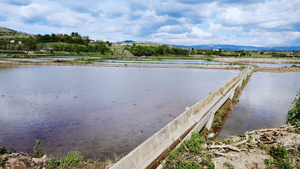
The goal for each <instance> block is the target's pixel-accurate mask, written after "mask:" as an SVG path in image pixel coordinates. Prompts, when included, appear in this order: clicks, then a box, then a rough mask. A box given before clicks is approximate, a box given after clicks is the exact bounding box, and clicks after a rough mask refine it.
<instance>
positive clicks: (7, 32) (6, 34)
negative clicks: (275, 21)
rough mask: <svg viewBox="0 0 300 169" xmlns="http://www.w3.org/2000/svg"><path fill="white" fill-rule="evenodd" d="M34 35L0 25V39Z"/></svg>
mask: <svg viewBox="0 0 300 169" xmlns="http://www.w3.org/2000/svg"><path fill="white" fill-rule="evenodd" d="M30 36H34V35H32V34H28V33H23V32H18V31H15V30H12V29H8V28H5V27H0V39H11V38H28V37H30Z"/></svg>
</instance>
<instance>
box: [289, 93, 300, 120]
mask: <svg viewBox="0 0 300 169" xmlns="http://www.w3.org/2000/svg"><path fill="white" fill-rule="evenodd" d="M297 122H300V89H299V91H298V93H297V94H296V97H295V98H294V100H293V101H292V107H291V108H290V109H289V111H288V114H287V120H286V123H287V124H295V123H297Z"/></svg>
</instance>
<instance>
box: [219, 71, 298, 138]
mask: <svg viewBox="0 0 300 169" xmlns="http://www.w3.org/2000/svg"><path fill="white" fill-rule="evenodd" d="M299 89H300V72H296V73H266V72H255V73H253V74H252V77H251V78H250V80H249V82H248V84H247V85H246V87H245V89H244V91H243V92H242V95H241V96H240V98H239V103H237V104H236V105H235V107H234V110H233V113H231V115H230V116H229V118H228V120H227V121H226V123H225V125H224V127H223V129H222V131H221V133H220V135H219V138H227V137H228V136H233V135H240V134H242V133H244V132H246V131H250V130H257V129H261V128H276V127H279V126H282V125H284V124H285V121H286V115H287V113H288V110H289V108H290V107H291V103H290V102H291V101H293V100H294V97H295V96H296V93H297V91H298V90H299Z"/></svg>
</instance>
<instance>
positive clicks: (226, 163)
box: [223, 162, 234, 169]
mask: <svg viewBox="0 0 300 169" xmlns="http://www.w3.org/2000/svg"><path fill="white" fill-rule="evenodd" d="M223 166H225V167H228V169H233V168H234V167H233V165H232V164H230V163H229V162H225V163H224V164H223Z"/></svg>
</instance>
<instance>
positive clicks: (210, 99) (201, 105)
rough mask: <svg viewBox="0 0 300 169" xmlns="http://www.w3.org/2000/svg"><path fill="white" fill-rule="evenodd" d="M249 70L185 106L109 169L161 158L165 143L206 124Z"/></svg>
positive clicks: (134, 168)
mask: <svg viewBox="0 0 300 169" xmlns="http://www.w3.org/2000/svg"><path fill="white" fill-rule="evenodd" d="M252 70H253V69H252V68H246V69H244V70H243V71H242V72H241V73H240V74H238V75H237V76H235V77H234V78H233V79H232V80H230V81H229V82H228V83H226V84H225V85H224V86H222V87H220V88H219V89H217V90H216V91H214V92H213V93H211V94H210V95H209V96H207V97H206V98H204V99H203V100H201V101H199V102H198V103H196V104H195V105H194V106H192V107H190V108H188V107H187V108H186V110H185V112H183V113H182V114H181V115H179V116H178V117H177V118H175V119H174V120H173V121H171V122H170V123H169V124H167V125H166V126H165V127H164V128H162V129H161V130H159V131H158V132H157V133H155V134H154V135H153V136H151V137H150V138H149V139H147V140H146V141H145V142H143V143H142V144H141V145H139V146H138V147H137V148H135V149H134V150H133V151H131V152H130V153H129V154H127V155H126V156H125V157H124V158H122V159H121V160H120V161H119V162H118V163H116V164H115V165H114V166H113V167H112V169H121V168H122V169H141V168H152V167H153V166H155V165H156V164H155V163H156V161H157V160H162V159H163V154H164V153H165V152H166V151H167V149H168V147H175V146H177V145H178V144H180V143H181V142H182V141H183V140H185V139H187V138H190V136H191V133H192V132H193V131H197V132H198V131H200V130H201V129H202V128H203V127H205V126H206V127H207V128H210V127H211V125H212V122H213V119H214V115H215V113H216V112H217V111H218V109H219V108H220V107H221V106H222V105H223V104H224V103H225V102H226V101H227V99H228V98H231V99H232V98H233V95H234V92H235V89H236V88H237V87H239V86H241V85H242V83H243V80H244V79H246V78H247V76H248V75H250V74H251V73H252ZM160 157H161V158H160Z"/></svg>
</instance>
